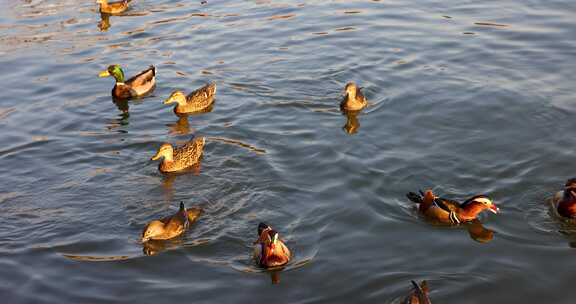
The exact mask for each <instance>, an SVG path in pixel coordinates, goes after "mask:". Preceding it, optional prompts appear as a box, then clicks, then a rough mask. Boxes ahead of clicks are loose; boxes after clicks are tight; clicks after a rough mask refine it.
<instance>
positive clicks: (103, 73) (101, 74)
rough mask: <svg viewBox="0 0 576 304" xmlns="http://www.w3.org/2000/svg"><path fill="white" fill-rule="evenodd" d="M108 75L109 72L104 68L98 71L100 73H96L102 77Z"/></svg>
mask: <svg viewBox="0 0 576 304" xmlns="http://www.w3.org/2000/svg"><path fill="white" fill-rule="evenodd" d="M108 76H110V72H108V70H104V71H102V72H100V74H98V77H100V78H102V77H108Z"/></svg>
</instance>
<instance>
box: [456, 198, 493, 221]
mask: <svg viewBox="0 0 576 304" xmlns="http://www.w3.org/2000/svg"><path fill="white" fill-rule="evenodd" d="M461 207H462V210H463V212H462V216H463V217H465V218H469V219H474V218H476V216H477V215H478V214H479V213H480V212H482V211H483V210H489V211H491V212H492V213H498V212H499V211H500V209H499V208H498V207H497V206H496V204H494V202H492V200H491V199H490V198H488V197H487V196H486V195H482V194H481V195H475V196H473V197H471V198H469V199H468V200H466V201H465V202H464V203H462V205H461Z"/></svg>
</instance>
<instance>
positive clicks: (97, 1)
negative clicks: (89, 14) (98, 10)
mask: <svg viewBox="0 0 576 304" xmlns="http://www.w3.org/2000/svg"><path fill="white" fill-rule="evenodd" d="M96 3H98V4H108V1H107V0H96Z"/></svg>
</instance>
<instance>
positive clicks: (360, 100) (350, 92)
mask: <svg viewBox="0 0 576 304" xmlns="http://www.w3.org/2000/svg"><path fill="white" fill-rule="evenodd" d="M344 92H345V96H344V100H342V102H341V103H340V110H341V111H343V112H344V111H360V110H362V109H364V108H365V107H366V106H367V105H368V101H367V100H366V97H364V94H362V91H361V88H359V87H357V86H356V84H355V83H354V82H349V83H347V84H346V87H345V89H344Z"/></svg>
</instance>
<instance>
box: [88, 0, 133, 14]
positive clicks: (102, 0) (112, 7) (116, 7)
mask: <svg viewBox="0 0 576 304" xmlns="http://www.w3.org/2000/svg"><path fill="white" fill-rule="evenodd" d="M130 1H131V0H121V1H116V2H108V0H96V3H98V4H100V13H104V14H121V13H123V12H124V11H126V10H127V9H128V3H130Z"/></svg>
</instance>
